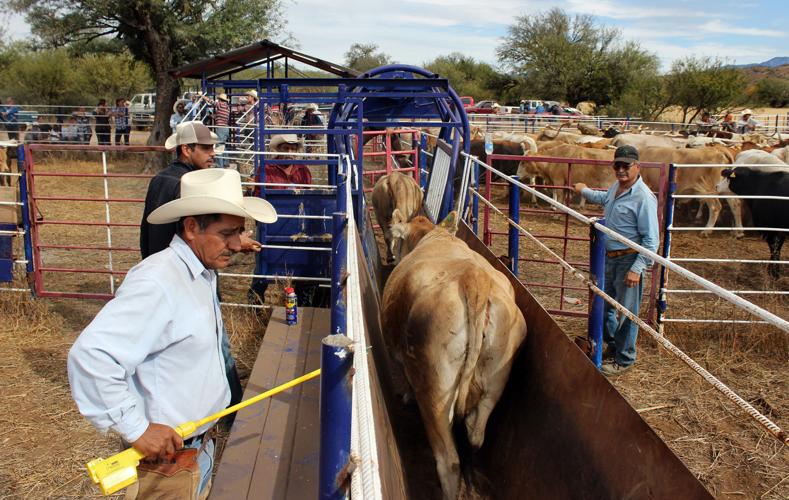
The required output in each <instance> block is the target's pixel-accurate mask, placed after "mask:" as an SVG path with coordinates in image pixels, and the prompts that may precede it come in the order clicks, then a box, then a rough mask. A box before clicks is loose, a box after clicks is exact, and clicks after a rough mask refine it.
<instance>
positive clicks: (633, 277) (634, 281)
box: [625, 271, 641, 288]
mask: <svg viewBox="0 0 789 500" xmlns="http://www.w3.org/2000/svg"><path fill="white" fill-rule="evenodd" d="M639 281H641V275H640V274H638V273H634V272H633V271H628V272H627V274H626V275H625V286H626V287H628V288H633V287H634V286H636V285H638V282H639Z"/></svg>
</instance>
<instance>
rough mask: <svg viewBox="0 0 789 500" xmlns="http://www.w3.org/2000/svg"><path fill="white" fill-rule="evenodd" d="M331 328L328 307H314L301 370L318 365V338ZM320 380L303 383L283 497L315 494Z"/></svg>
mask: <svg viewBox="0 0 789 500" xmlns="http://www.w3.org/2000/svg"><path fill="white" fill-rule="evenodd" d="M330 330H331V312H330V310H329V309H316V310H315V315H314V317H313V321H312V328H310V331H309V332H308V334H309V339H308V350H307V359H306V365H305V368H304V372H305V373H306V372H310V371H312V370H315V369H317V368H320V365H321V339H322V338H323V337H325V336H326V335H328V334H329V331H330ZM319 403H320V383H319V382H318V380H317V379H316V380H314V381H310V382H308V383H306V384H303V388H302V391H301V398H300V400H299V409H298V412H297V416H296V433H295V436H294V440H293V455H292V457H291V464H290V473H289V474H288V488H287V492H286V495H285V497H284V498H286V499H292V500H302V499H306V498H310V499H311V498H317V497H318V462H319V456H320V448H319V446H318V443H319V442H320V411H319Z"/></svg>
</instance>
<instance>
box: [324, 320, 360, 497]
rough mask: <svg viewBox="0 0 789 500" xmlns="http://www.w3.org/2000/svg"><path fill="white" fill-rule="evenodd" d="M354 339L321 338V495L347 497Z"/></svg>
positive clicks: (330, 336)
mask: <svg viewBox="0 0 789 500" xmlns="http://www.w3.org/2000/svg"><path fill="white" fill-rule="evenodd" d="M352 366H353V341H351V339H349V338H348V337H346V336H345V335H339V334H338V335H329V336H327V337H325V338H324V339H323V340H322V341H321V396H320V419H321V420H320V421H321V426H320V429H321V433H320V466H319V472H318V498H320V499H321V500H340V499H345V498H347V489H348V485H349V479H350V470H349V469H350V468H349V464H350V458H351V407H352V401H353V392H352V389H353V384H352V377H351V368H352Z"/></svg>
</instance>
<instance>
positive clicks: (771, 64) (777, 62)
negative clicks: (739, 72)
mask: <svg viewBox="0 0 789 500" xmlns="http://www.w3.org/2000/svg"><path fill="white" fill-rule="evenodd" d="M787 64H789V57H773V58H772V59H770V60H768V61H764V62H760V63H755V64H737V65H735V66H734V67H735V68H743V69H746V68H755V67H757V66H761V67H767V68H777V67H778V66H785V65H787Z"/></svg>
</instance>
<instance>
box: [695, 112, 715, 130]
mask: <svg viewBox="0 0 789 500" xmlns="http://www.w3.org/2000/svg"><path fill="white" fill-rule="evenodd" d="M717 126H718V122H717V121H716V120H713V119H712V117H711V116H710V112H709V111H703V112H702V113H701V118H699V119H698V120H696V128H697V129H698V131H699V133H701V134H706V133H707V132H711V131H712V129H713V128H715V127H717Z"/></svg>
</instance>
